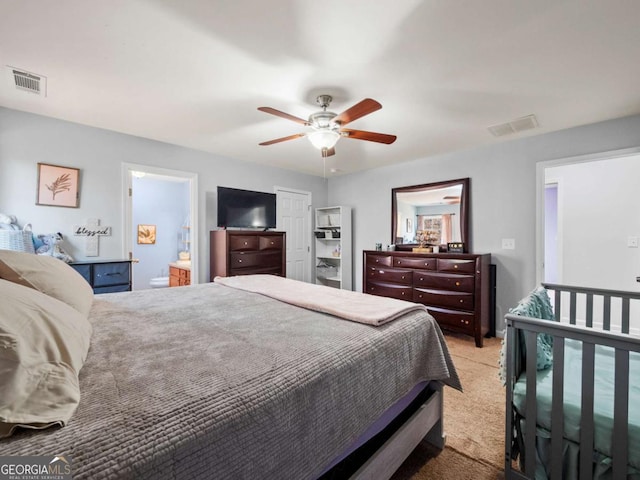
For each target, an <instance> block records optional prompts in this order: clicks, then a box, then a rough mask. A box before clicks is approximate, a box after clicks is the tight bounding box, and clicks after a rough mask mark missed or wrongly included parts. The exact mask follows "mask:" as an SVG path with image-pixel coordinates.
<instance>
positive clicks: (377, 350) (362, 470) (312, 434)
mask: <svg viewBox="0 0 640 480" xmlns="http://www.w3.org/2000/svg"><path fill="white" fill-rule="evenodd" d="M22 255H28V254H22ZM2 260H3V257H2V253H1V252H0V278H2V280H0V303H1V302H3V301H7V298H15V297H16V295H18V294H17V293H16V292H18V293H19V294H20V295H22V293H24V292H23V290H16V289H18V287H20V288H26V289H27V290H29V288H28V287H23V286H21V285H17V286H16V284H17V283H20V282H19V281H18V280H19V279H18V280H16V278H9V279H7V274H6V272H4V273H3V269H2ZM56 261H57V260H56ZM47 262H49V261H48V260H47ZM59 263H61V262H59ZM47 266H49V265H47ZM56 268H58V267H56ZM61 268H62V267H60V269H61ZM57 274H59V272H58V273H57ZM65 275H66V273H65ZM9 277H10V275H9ZM265 277H271V276H264V275H258V276H247V278H246V281H248V282H249V284H250V285H249V287H251V286H252V285H254V286H255V283H256V279H258V280H261V279H263V278H265ZM235 278H236V279H241V278H242V277H235ZM273 278H277V279H278V280H277V281H278V282H293V283H286V284H282V285H281V284H278V286H277V288H276V290H278V291H280V293H282V292H285V294H284V296H285V297H287V296H289V295H290V294H291V292H292V289H293V288H297V286H296V285H297V284H300V286H301V288H302V290H301V291H302V292H304V293H303V294H302V298H303V299H304V302H303V303H305V305H304V306H302V307H301V306H296V305H292V304H291V303H288V302H285V301H282V300H278V299H277V297H278V295H277V294H276V295H274V297H276V298H273V297H272V296H268V295H267V294H265V293H264V292H262V293H256V292H255V291H251V290H252V288H253V287H251V288H247V284H246V283H245V284H244V285H243V283H242V281H240V280H238V282H237V283H236V284H234V285H230V284H227V285H223V284H222V283H211V284H202V285H195V286H191V287H182V288H170V289H155V290H147V291H138V292H126V293H113V294H104V295H99V296H96V297H95V299H93V300H92V302H91V305H90V308H89V310H88V313H87V318H88V324H89V325H90V329H91V330H92V333H91V335H90V346H89V348H88V353H87V354H86V357H85V360H84V362H83V365H82V367H81V369H80V368H79V369H78V370H79V375H78V378H79V383H78V387H79V392H80V399H79V403H78V404H77V406H76V408H74V411H73V412H72V413H73V414H72V415H71V416H70V417H69V418H68V419H65V420H63V421H60V422H58V424H57V426H56V425H53V426H50V425H51V424H49V425H44V424H40V425H39V424H37V423H35V424H34V425H31V426H28V425H27V428H14V429H13V431H12V434H11V436H9V437H8V438H3V439H0V450H1V451H2V453H3V454H4V455H11V456H13V455H54V454H55V455H65V456H68V457H70V458H71V459H72V462H73V478H75V479H83V478H90V479H102V478H104V479H115V478H119V479H120V478H136V479H140V478H171V479H180V478H190V479H191V478H247V479H249V478H279V479H286V478H291V479H305V478H309V479H314V478H320V477H324V478H332V471H335V469H336V468H339V467H340V465H343V464H344V462H341V460H342V459H343V458H345V457H346V456H347V455H348V454H349V453H351V452H352V451H354V450H355V449H356V448H357V447H359V446H360V445H361V444H362V443H363V442H364V441H365V440H367V439H368V438H371V437H374V438H376V439H379V436H380V435H382V433H384V432H386V431H387V430H388V429H385V427H386V426H387V425H388V424H389V422H390V419H389V418H385V414H386V416H387V417H389V416H393V417H399V412H401V411H404V410H405V408H404V407H405V406H406V405H408V404H411V405H412V407H413V410H411V411H410V412H409V413H407V412H406V411H404V413H402V415H404V417H402V418H407V420H408V421H406V422H404V421H403V422H402V423H403V424H402V426H400V428H398V429H395V428H394V432H392V433H389V434H385V435H387V436H386V437H385V438H384V439H383V441H382V444H383V445H388V444H389V443H391V444H394V445H396V446H397V445H398V442H399V444H400V445H401V446H403V448H404V450H408V451H405V452H404V453H403V455H404V457H406V455H408V453H410V450H411V449H412V448H413V447H414V446H415V445H416V444H417V442H419V441H421V440H422V438H423V437H425V438H427V440H429V441H431V442H432V443H435V444H437V445H438V446H439V447H440V448H442V447H443V443H442V442H443V431H442V387H443V385H450V386H452V387H454V388H458V389H459V388H460V383H459V380H458V377H457V374H456V372H455V367H454V365H453V363H452V361H451V358H450V356H449V353H448V351H447V347H446V343H445V341H444V338H443V336H442V333H441V332H440V330H439V328H438V326H437V324H436V322H435V321H434V320H433V318H431V317H430V315H429V314H428V313H427V312H426V310H424V309H421V308H413V307H411V308H408V309H406V311H403V312H401V314H399V315H398V316H397V318H394V319H392V320H391V321H388V322H386V323H385V322H382V323H383V324H381V325H379V326H373V325H369V324H366V323H360V322H358V321H350V320H345V319H343V318H339V317H338V316H336V315H335V314H331V313H327V312H326V311H316V310H313V309H312V306H311V305H309V304H308V303H309V297H310V295H309V291H308V290H307V289H308V288H313V289H316V290H313V292H315V293H314V296H318V297H319V298H323V299H325V300H326V302H324V303H323V305H328V306H332V305H333V306H335V305H336V304H337V303H339V301H338V300H340V299H338V300H330V299H329V300H327V299H328V298H329V297H325V295H326V293H325V290H324V289H327V288H328V287H322V286H317V285H311V284H301V282H294V281H292V280H287V279H280V278H279V277H273ZM12 281H13V283H12ZM233 281H236V280H233ZM252 281H253V283H251V282H252ZM36 283H37V282H36ZM259 283H260V282H259ZM30 288H31V289H37V288H40V290H41V292H42V293H41V292H37V293H38V294H42V295H44V296H48V295H53V296H56V295H57V296H58V297H59V298H60V295H59V293H60V292H55V291H48V290H47V288H42V286H41V285H40V286H39V285H35V286H34V285H31V286H30ZM49 290H55V289H51V288H50V289H49ZM75 290H77V288H76V289H75ZM254 290H255V289H254ZM329 290H334V292H340V291H338V290H336V289H329ZM7 291H8V292H9V293H7ZM27 293H29V292H27ZM2 295H4V297H3V296H2ZM329 295H332V294H331V293H329ZM338 295H344V294H343V293H340V294H338ZM347 295H351V297H349V298H351V299H352V300H353V301H352V303H358V302H364V304H368V303H367V302H368V300H367V299H368V297H369V296H367V295H364V294H359V293H355V292H349V293H348V294H347ZM12 296H13V297H12ZM62 297H64V295H62ZM38 298H40V297H38ZM63 299H64V298H63ZM41 300H42V301H43V302H45V301H46V302H50V300H49V299H41ZM38 301H40V300H38ZM55 301H56V302H57V301H58V299H56V300H55ZM14 303H15V302H14ZM59 303H63V302H62V301H60V302H59ZM311 303H313V302H311ZM403 303H406V302H403ZM80 307H83V308H86V305H80V306H79V308H80ZM60 308H62V307H60ZM403 308H404V307H403ZM81 309H82V308H81ZM325 310H329V311H330V312H333V310H332V309H331V308H329V309H325ZM361 311H362V310H361ZM1 312H2V309H0V313H1ZM333 313H336V312H333ZM365 316H366V317H370V315H368V314H367V315H365ZM75 321H76V322H77V323H79V320H75ZM0 360H2V356H1V352H0ZM0 370H1V369H0ZM1 379H2V377H1V376H0V380H1ZM407 394H409V395H410V397H406V395H407ZM0 395H1V394H0ZM0 403H1V402H0ZM0 418H2V405H0ZM54 424H55V422H54ZM60 425H64V426H62V427H61V426H60ZM45 426H48V428H43V429H38V428H40V427H45ZM381 432H382V433H381ZM364 434H366V437H367V438H363V437H362V436H363V435H364ZM394 449H395V448H383V449H382V451H383V452H385V453H384V454H383V456H382V457H378V456H377V455H374V456H373V457H372V458H369V459H367V460H366V461H363V462H362V463H363V465H357V466H356V467H355V468H354V471H355V473H354V477H355V478H378V474H380V477H379V478H385V477H388V476H390V475H391V473H392V471H391V472H386V473H384V472H381V471H380V468H381V467H380V465H381V464H386V463H387V460H386V459H387V458H388V457H386V456H385V455H387V454H388V452H389V451H390V450H391V451H393V450H394ZM404 457H402V458H401V459H400V460H398V459H397V458H396V459H395V460H393V462H396V463H393V462H392V463H391V465H395V467H397V466H398V465H399V464H398V463H397V462H398V461H400V462H401V461H402V459H403V458H404ZM381 458H382V460H380V459H381ZM336 465H337V466H336ZM395 467H394V468H395ZM332 468H333V470H332ZM334 477H335V476H334ZM335 478H338V477H335Z"/></svg>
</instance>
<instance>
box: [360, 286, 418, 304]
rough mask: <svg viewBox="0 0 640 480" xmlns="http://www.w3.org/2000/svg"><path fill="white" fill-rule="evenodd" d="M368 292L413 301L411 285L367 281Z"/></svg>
mask: <svg viewBox="0 0 640 480" xmlns="http://www.w3.org/2000/svg"><path fill="white" fill-rule="evenodd" d="M366 293H370V294H372V295H380V296H382V297H391V298H399V299H400V300H408V301H411V298H412V288H411V287H410V286H404V285H397V284H393V283H378V282H367V291H366Z"/></svg>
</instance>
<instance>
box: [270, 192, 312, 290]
mask: <svg viewBox="0 0 640 480" xmlns="http://www.w3.org/2000/svg"><path fill="white" fill-rule="evenodd" d="M275 192H276V195H277V199H278V208H277V216H278V218H277V222H276V223H277V228H278V230H280V231H285V232H286V233H287V248H286V255H287V278H292V279H294V280H301V281H303V282H309V281H311V274H310V272H311V240H310V239H311V193H310V192H303V191H300V190H292V189H288V188H284V187H276V188H275Z"/></svg>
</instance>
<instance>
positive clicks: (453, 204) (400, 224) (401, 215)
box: [391, 178, 471, 252]
mask: <svg viewBox="0 0 640 480" xmlns="http://www.w3.org/2000/svg"><path fill="white" fill-rule="evenodd" d="M468 212H469V179H468V178H461V179H458V180H448V181H445V182H437V183H427V184H424V185H413V186H410V187H399V188H394V189H392V190H391V232H392V234H391V243H393V244H395V245H396V250H411V249H412V248H413V247H417V246H435V245H437V246H446V245H447V243H450V242H461V243H463V244H464V250H463V251H464V252H469V251H470V248H471V245H470V243H469V240H470V239H469V234H468V233H469V228H468V227H469V219H468ZM441 251H442V250H441Z"/></svg>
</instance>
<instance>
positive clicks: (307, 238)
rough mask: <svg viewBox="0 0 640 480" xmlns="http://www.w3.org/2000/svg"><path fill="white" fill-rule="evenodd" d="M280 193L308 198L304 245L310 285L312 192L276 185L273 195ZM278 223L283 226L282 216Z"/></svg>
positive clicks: (278, 217) (306, 277) (306, 274)
mask: <svg viewBox="0 0 640 480" xmlns="http://www.w3.org/2000/svg"><path fill="white" fill-rule="evenodd" d="M280 192H291V193H296V194H299V195H305V196H306V197H307V200H308V203H307V219H306V220H307V228H306V229H305V232H304V236H305V238H304V243H305V244H306V245H307V252H306V253H305V263H306V265H307V270H306V273H305V278H304V279H303V280H304V281H305V282H307V283H309V282H311V271H312V270H313V265H312V264H311V259H312V258H313V257H312V255H311V254H312V253H313V252H311V230H312V228H313V223H312V217H311V212H312V211H313V203H312V194H311V192H309V191H307V190H298V189H296V188H289V187H282V186H279V185H276V186H274V187H273V193H275V194H276V195H278V193H280ZM276 223H277V224H278V225H282V219H281V217H280V215H277V220H276ZM285 251H286V245H285Z"/></svg>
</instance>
